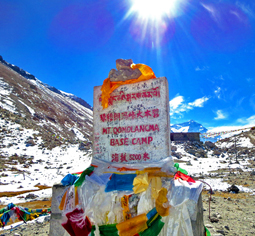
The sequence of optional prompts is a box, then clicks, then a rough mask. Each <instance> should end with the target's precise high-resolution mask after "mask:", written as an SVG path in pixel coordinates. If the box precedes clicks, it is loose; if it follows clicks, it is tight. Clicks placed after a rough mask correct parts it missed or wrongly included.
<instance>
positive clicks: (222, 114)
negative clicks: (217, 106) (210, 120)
mask: <svg viewBox="0 0 255 236" xmlns="http://www.w3.org/2000/svg"><path fill="white" fill-rule="evenodd" d="M216 114H217V116H216V117H214V119H215V120H223V119H226V118H227V114H226V113H223V112H222V110H218V111H216Z"/></svg>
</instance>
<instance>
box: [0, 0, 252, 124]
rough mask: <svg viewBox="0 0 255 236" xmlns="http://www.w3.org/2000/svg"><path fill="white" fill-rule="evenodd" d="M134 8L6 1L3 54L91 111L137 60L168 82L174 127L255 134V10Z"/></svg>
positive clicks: (99, 2)
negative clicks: (119, 69) (97, 91)
mask: <svg viewBox="0 0 255 236" xmlns="http://www.w3.org/2000/svg"><path fill="white" fill-rule="evenodd" d="M137 1H139V0H136V1H135V0H133V1H131V0H122V1H121V0H111V1H108V0H83V1H82V0H72V1H70V0H52V1H45V0H36V1H34V0H22V1H20V0H12V1H10V0H0V3H1V5H0V15H1V17H0V55H2V56H3V58H4V59H5V60H6V61H8V62H10V63H13V64H15V65H17V66H19V67H21V68H23V69H24V70H26V71H28V72H30V73H31V74H33V75H35V76H36V77H37V78H38V79H39V80H41V81H43V82H44V83H47V84H49V85H51V86H54V87H56V88H58V89H60V90H63V91H65V92H69V93H73V94H75V95H76V96H78V97H81V98H83V99H84V100H86V101H87V102H88V103H89V104H91V105H93V87H94V86H97V85H101V84H102V83H103V80H104V79H105V78H107V76H108V73H109V71H110V69H112V68H115V60H116V59H118V58H124V59H129V58H131V59H133V61H134V63H144V64H147V65H149V66H150V67H151V68H152V69H153V70H154V72H155V74H156V76H157V77H160V76H166V77H167V78H168V83H169V100H170V101H171V102H170V107H171V123H174V124H175V123H181V122H185V121H188V120H190V119H193V120H195V121H197V122H199V123H201V124H203V125H204V126H205V127H207V128H210V127H219V126H224V127H225V126H231V127H233V126H245V125H248V126H249V125H250V126H251V125H255V86H254V85H255V35H254V32H255V2H254V1H253V0H242V1H241V0H239V1H227V0H225V1H224V0H222V1H216V0H214V1H212V0H205V1H197V0H178V1H175V0H172V1H171V0H168V1H167V2H168V3H169V2H171V3H172V5H171V6H166V5H163V8H162V9H163V10H164V15H162V16H161V17H159V16H158V15H156V13H158V12H160V10H162V9H160V8H158V6H159V5H160V2H164V0H157V1H154V2H157V3H158V4H157V5H156V6H152V8H148V7H149V6H150V5H149V4H148V3H149V2H150V0H147V1H145V2H146V4H144V3H143V6H142V7H143V9H145V12H144V14H143V15H142V12H141V11H140V9H139V5H137V4H138V3H139V2H137ZM140 1H143V0H140ZM152 2H153V1H152ZM165 2H166V1H165ZM134 4H136V5H134ZM152 9H153V10H152ZM146 13H148V15H149V16H150V18H148V15H147V16H146ZM151 17H154V18H151Z"/></svg>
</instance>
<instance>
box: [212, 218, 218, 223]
mask: <svg viewBox="0 0 255 236" xmlns="http://www.w3.org/2000/svg"><path fill="white" fill-rule="evenodd" d="M210 221H211V222H212V223H218V222H219V219H218V218H217V217H211V219H210Z"/></svg>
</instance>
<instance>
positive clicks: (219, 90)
mask: <svg viewBox="0 0 255 236" xmlns="http://www.w3.org/2000/svg"><path fill="white" fill-rule="evenodd" d="M220 92H221V87H217V89H216V90H214V93H215V94H216V96H217V98H218V99H220Z"/></svg>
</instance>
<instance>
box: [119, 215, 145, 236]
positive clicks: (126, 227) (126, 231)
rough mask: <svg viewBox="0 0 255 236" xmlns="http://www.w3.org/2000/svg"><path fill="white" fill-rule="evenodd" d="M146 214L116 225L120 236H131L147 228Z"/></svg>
mask: <svg viewBox="0 0 255 236" xmlns="http://www.w3.org/2000/svg"><path fill="white" fill-rule="evenodd" d="M147 220H148V218H147V216H146V214H141V215H138V216H135V217H134V218H131V219H129V220H126V221H124V222H121V223H119V224H117V225H116V228H117V229H118V231H119V235H120V236H133V235H135V234H137V233H139V232H142V231H144V230H146V229H147V228H148V226H147Z"/></svg>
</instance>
